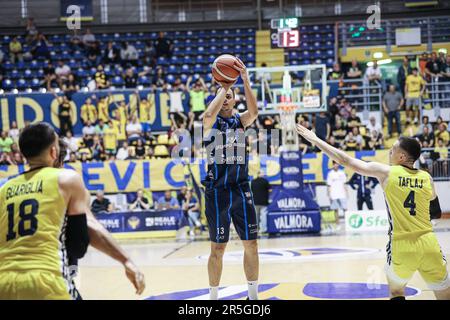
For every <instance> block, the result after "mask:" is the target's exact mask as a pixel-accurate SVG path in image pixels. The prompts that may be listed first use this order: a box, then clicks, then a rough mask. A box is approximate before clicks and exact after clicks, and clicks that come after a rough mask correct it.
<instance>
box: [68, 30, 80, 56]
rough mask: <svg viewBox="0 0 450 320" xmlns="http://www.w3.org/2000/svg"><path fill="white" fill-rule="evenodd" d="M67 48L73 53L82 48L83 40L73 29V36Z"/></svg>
mask: <svg viewBox="0 0 450 320" xmlns="http://www.w3.org/2000/svg"><path fill="white" fill-rule="evenodd" d="M69 46H70V48H71V49H72V50H73V51H76V50H79V49H81V47H82V46H83V38H82V37H81V36H80V35H79V34H78V30H77V29H73V35H72V37H71V38H70V41H69Z"/></svg>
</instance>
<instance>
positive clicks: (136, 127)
mask: <svg viewBox="0 0 450 320" xmlns="http://www.w3.org/2000/svg"><path fill="white" fill-rule="evenodd" d="M126 130H127V135H128V142H129V143H130V144H133V142H135V141H136V140H140V139H141V136H142V126H141V123H140V122H139V119H138V117H137V116H136V115H133V116H132V117H131V121H130V122H129V123H128V124H127V126H126Z"/></svg>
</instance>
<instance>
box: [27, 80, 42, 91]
mask: <svg viewBox="0 0 450 320" xmlns="http://www.w3.org/2000/svg"><path fill="white" fill-rule="evenodd" d="M40 86H41V82H40V81H39V79H37V78H34V79H32V80H31V82H30V87H31V89H33V90H37V89H39V87H40Z"/></svg>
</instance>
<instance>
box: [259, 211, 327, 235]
mask: <svg viewBox="0 0 450 320" xmlns="http://www.w3.org/2000/svg"><path fill="white" fill-rule="evenodd" d="M320 220H321V219H320V212H319V211H318V210H312V211H290V212H286V211H279V212H270V213H269V214H268V215H267V232H268V233H290V232H305V233H317V232H320V222H321V221H320Z"/></svg>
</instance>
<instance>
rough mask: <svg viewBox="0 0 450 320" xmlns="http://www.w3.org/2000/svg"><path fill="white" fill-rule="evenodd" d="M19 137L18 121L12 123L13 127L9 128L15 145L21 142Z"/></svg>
mask: <svg viewBox="0 0 450 320" xmlns="http://www.w3.org/2000/svg"><path fill="white" fill-rule="evenodd" d="M19 135H20V131H19V129H18V128H17V122H16V121H13V122H11V126H10V127H9V136H10V138H11V139H13V141H14V142H15V143H17V142H18V141H19Z"/></svg>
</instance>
